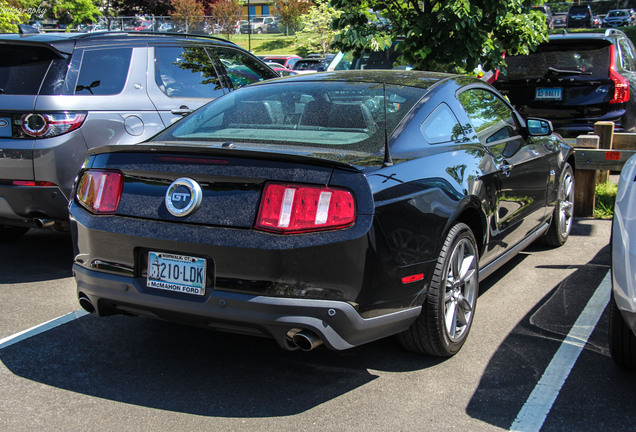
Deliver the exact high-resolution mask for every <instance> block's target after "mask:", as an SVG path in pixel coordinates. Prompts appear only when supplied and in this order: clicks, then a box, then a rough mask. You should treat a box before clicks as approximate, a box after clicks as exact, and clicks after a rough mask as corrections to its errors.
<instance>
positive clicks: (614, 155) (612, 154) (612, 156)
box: [605, 151, 621, 161]
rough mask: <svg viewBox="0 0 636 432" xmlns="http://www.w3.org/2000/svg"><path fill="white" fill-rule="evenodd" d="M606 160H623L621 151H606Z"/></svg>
mask: <svg viewBox="0 0 636 432" xmlns="http://www.w3.org/2000/svg"><path fill="white" fill-rule="evenodd" d="M605 160H615V161H619V160H621V152H618V151H606V152H605Z"/></svg>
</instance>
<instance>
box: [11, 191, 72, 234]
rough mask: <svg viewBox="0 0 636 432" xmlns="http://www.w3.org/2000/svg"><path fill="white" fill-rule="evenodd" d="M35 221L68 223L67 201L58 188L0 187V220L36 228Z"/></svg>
mask: <svg viewBox="0 0 636 432" xmlns="http://www.w3.org/2000/svg"><path fill="white" fill-rule="evenodd" d="M36 219H51V220H53V221H58V222H68V200H67V198H66V196H65V195H64V193H63V192H62V190H61V189H60V188H58V187H55V186H45V187H36V186H9V185H0V220H2V221H4V222H5V223H6V224H7V225H20V226H31V227H36V226H39V225H38V223H36V222H35V220H36Z"/></svg>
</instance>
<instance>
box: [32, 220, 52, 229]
mask: <svg viewBox="0 0 636 432" xmlns="http://www.w3.org/2000/svg"><path fill="white" fill-rule="evenodd" d="M33 223H35V226H36V227H38V228H50V227H52V226H53V225H55V221H54V220H52V219H41V218H35V219H33Z"/></svg>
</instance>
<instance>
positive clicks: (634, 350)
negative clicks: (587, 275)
mask: <svg viewBox="0 0 636 432" xmlns="http://www.w3.org/2000/svg"><path fill="white" fill-rule="evenodd" d="M609 303H610V304H609V349H610V354H611V356H612V360H614V363H616V364H617V365H619V366H621V367H624V368H628V369H636V336H634V333H632V330H631V329H630V328H629V326H628V325H627V324H626V323H625V320H623V316H622V315H621V311H620V310H619V309H618V306H616V301H615V300H614V293H613V292H612V295H611V298H610V302H609Z"/></svg>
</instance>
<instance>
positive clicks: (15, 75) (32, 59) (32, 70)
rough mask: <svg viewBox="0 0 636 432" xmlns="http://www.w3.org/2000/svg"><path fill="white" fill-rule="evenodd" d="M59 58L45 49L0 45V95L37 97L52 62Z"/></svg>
mask: <svg viewBox="0 0 636 432" xmlns="http://www.w3.org/2000/svg"><path fill="white" fill-rule="evenodd" d="M57 58H58V56H57V55H56V54H55V53H54V52H53V51H51V50H50V49H48V48H45V47H32V46H15V45H0V93H2V94H14V95H36V94H37V93H38V90H39V89H40V85H41V84H42V80H43V79H44V75H46V71H47V70H48V68H49V65H50V64H51V61H52V60H54V59H57Z"/></svg>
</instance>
